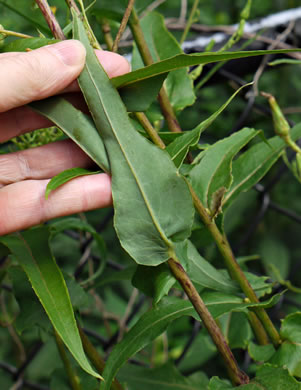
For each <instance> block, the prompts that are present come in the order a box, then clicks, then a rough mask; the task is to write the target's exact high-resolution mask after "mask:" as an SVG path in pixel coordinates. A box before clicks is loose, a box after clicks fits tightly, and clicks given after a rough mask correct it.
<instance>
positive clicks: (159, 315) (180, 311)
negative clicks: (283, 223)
mask: <svg viewBox="0 0 301 390" xmlns="http://www.w3.org/2000/svg"><path fill="white" fill-rule="evenodd" d="M202 298H203V300H204V302H205V304H206V306H207V308H208V309H209V310H210V312H211V314H212V316H213V317H214V318H216V317H219V316H221V315H222V314H225V313H228V312H231V311H246V310H247V308H248V307H254V306H261V307H267V306H270V305H273V304H275V303H276V302H277V300H278V298H279V297H277V296H274V297H273V298H272V299H271V300H269V301H267V302H264V303H259V304H256V303H245V302H244V301H243V299H241V298H239V297H235V296H233V295H228V294H223V293H216V292H213V293H212V292H207V293H204V294H202ZM182 316H193V317H194V318H196V319H199V318H198V316H197V313H196V312H195V310H194V308H193V307H192V305H191V303H190V302H188V301H183V300H182V299H178V298H174V297H167V298H164V299H162V300H161V301H160V303H159V304H158V306H156V307H154V308H152V309H151V310H149V311H148V312H147V313H145V314H144V315H142V317H141V318H140V319H139V320H138V321H137V323H136V324H135V325H134V326H133V327H132V328H131V329H130V331H129V332H128V333H127V334H126V335H125V336H124V338H123V339H122V340H121V342H120V343H118V344H117V345H116V346H115V347H114V348H113V350H112V352H111V354H110V356H109V359H108V360H107V363H106V366H105V369H104V371H103V378H104V382H102V383H101V386H100V389H101V390H109V389H110V385H111V382H112V379H113V378H114V376H115V375H116V373H117V371H118V370H119V368H120V367H121V366H122V365H123V364H124V363H125V362H126V361H127V360H128V359H129V358H130V357H131V356H133V355H134V354H135V353H137V352H138V351H140V350H141V349H142V348H144V347H145V346H146V345H147V344H149V343H150V342H151V341H153V340H154V339H155V338H156V337H158V336H159V335H160V334H161V333H163V332H164V331H165V330H166V328H167V327H168V325H169V324H170V323H171V322H172V321H174V320H175V319H177V318H180V317H182Z"/></svg>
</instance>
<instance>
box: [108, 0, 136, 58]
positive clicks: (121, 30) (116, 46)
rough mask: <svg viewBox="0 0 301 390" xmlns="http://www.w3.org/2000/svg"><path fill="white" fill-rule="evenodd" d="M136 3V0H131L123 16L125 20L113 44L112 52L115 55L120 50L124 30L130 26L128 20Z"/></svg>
mask: <svg viewBox="0 0 301 390" xmlns="http://www.w3.org/2000/svg"><path fill="white" fill-rule="evenodd" d="M134 3H135V0H129V2H128V6H127V8H126V10H125V13H124V15H123V18H122V21H121V24H120V27H119V30H118V32H117V35H116V38H115V41H114V44H113V48H112V51H113V52H115V53H116V52H117V50H118V44H119V41H120V39H121V37H122V34H123V33H124V30H125V28H126V26H127V24H128V20H129V17H130V15H131V12H132V10H133V7H134Z"/></svg>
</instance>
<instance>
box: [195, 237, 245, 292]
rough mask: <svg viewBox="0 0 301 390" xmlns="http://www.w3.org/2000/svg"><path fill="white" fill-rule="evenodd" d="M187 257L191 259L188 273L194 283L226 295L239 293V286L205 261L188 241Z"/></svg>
mask: <svg viewBox="0 0 301 390" xmlns="http://www.w3.org/2000/svg"><path fill="white" fill-rule="evenodd" d="M187 256H188V259H189V262H188V266H187V267H188V269H187V273H188V276H189V277H190V279H191V280H192V282H193V283H195V284H197V285H199V286H202V287H205V288H211V289H213V290H217V291H222V292H225V293H233V292H234V293H235V292H238V291H239V289H238V287H237V284H236V283H235V282H233V281H232V280H231V279H230V278H229V277H228V276H227V275H226V274H225V273H221V272H220V271H218V270H217V269H216V268H214V267H213V265H211V264H210V263H209V262H208V261H207V260H205V259H204V258H203V257H202V256H201V255H200V254H199V252H198V251H197V249H196V248H195V246H194V245H193V244H192V242H191V241H188V252H187Z"/></svg>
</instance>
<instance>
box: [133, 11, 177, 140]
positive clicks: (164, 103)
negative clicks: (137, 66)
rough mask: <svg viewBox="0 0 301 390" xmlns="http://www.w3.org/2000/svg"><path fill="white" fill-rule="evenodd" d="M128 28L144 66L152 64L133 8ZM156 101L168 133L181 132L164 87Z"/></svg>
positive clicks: (152, 61)
mask: <svg viewBox="0 0 301 390" xmlns="http://www.w3.org/2000/svg"><path fill="white" fill-rule="evenodd" d="M130 28H131V30H132V34H133V36H134V40H135V42H136V44H137V47H138V50H139V52H140V55H141V57H142V60H143V62H144V64H145V65H151V64H153V63H154V60H153V58H152V55H151V52H150V50H149V48H148V45H147V43H146V41H145V38H144V34H143V31H142V28H141V25H140V21H139V18H138V15H137V13H136V11H135V9H134V8H133V10H132V15H131V19H130ZM158 100H159V103H160V106H161V109H162V113H163V115H164V117H165V119H166V122H167V125H168V128H169V129H170V131H173V132H175V133H179V132H181V131H182V130H181V127H180V124H179V122H178V120H177V117H176V115H175V113H174V111H173V108H172V105H171V103H170V101H169V99H168V96H167V93H166V91H165V88H164V86H163V87H162V88H161V91H160V92H159V96H158Z"/></svg>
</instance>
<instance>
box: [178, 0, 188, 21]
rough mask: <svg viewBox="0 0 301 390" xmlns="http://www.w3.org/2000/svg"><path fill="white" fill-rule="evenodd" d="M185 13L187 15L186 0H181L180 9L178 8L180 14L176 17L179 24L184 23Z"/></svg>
mask: <svg viewBox="0 0 301 390" xmlns="http://www.w3.org/2000/svg"><path fill="white" fill-rule="evenodd" d="M186 15H187V0H181V10H180V16H179V19H178V23H179V24H184V25H185V23H186Z"/></svg>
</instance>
